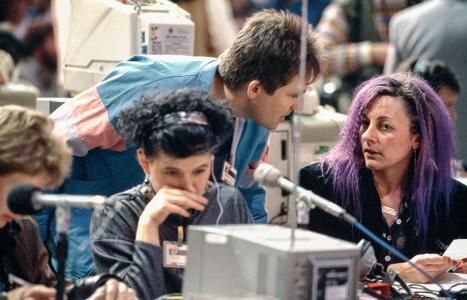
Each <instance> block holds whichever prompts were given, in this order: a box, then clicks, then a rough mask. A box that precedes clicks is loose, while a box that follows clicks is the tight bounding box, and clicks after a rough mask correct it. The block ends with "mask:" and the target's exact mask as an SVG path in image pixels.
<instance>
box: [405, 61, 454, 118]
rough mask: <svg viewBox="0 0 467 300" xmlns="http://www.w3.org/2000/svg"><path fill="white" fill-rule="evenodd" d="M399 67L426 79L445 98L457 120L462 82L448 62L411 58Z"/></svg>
mask: <svg viewBox="0 0 467 300" xmlns="http://www.w3.org/2000/svg"><path fill="white" fill-rule="evenodd" d="M402 68H404V69H405V70H403V69H402ZM399 69H400V70H403V71H410V72H412V73H413V74H415V75H418V76H420V77H421V78H423V79H425V80H426V81H427V82H428V83H429V84H430V86H431V87H432V88H433V89H434V90H435V91H436V93H438V95H439V97H440V98H441V100H443V102H444V104H445V105H446V107H447V108H448V111H449V115H450V116H451V120H452V121H455V120H456V119H457V113H456V110H455V106H456V103H457V100H458V97H459V93H460V84H459V80H458V79H457V77H456V75H455V74H454V72H453V71H452V70H451V68H449V66H448V65H447V64H445V63H444V62H442V61H439V60H434V61H429V60H425V59H421V58H419V59H409V60H407V62H403V63H401V66H400V67H399Z"/></svg>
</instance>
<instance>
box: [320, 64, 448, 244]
mask: <svg viewBox="0 0 467 300" xmlns="http://www.w3.org/2000/svg"><path fill="white" fill-rule="evenodd" d="M452 130H453V129H452V125H451V123H450V120H449V114H448V111H447V109H446V107H445V106H444V104H443V102H442V101H441V100H440V98H439V96H438V95H437V94H436V93H435V91H434V90H433V89H432V88H431V87H430V86H429V85H428V84H427V83H426V82H425V81H423V80H422V79H420V78H419V77H417V76H414V75H411V74H410V73H396V74H392V75H386V76H379V77H375V78H372V79H370V80H369V81H366V82H364V83H363V84H362V85H361V86H360V87H359V88H358V89H357V91H356V94H355V97H354V99H353V102H352V104H351V107H350V110H349V113H348V116H347V122H346V124H345V125H344V127H343V129H342V131H341V134H340V137H339V140H338V142H337V145H336V146H335V147H334V148H333V150H332V151H331V152H330V154H329V155H327V156H326V157H325V158H324V159H325V160H327V161H329V162H330V163H331V164H332V165H333V166H334V168H333V171H332V172H334V175H335V180H334V183H335V185H336V190H337V191H338V192H339V193H342V195H345V196H344V198H345V202H346V204H347V205H349V206H351V207H353V208H354V210H355V211H356V213H357V214H360V215H361V211H359V209H360V205H359V203H358V201H359V197H358V184H355V183H356V182H355V180H356V178H359V177H358V172H359V170H360V169H361V168H367V169H370V170H371V171H372V172H373V173H374V172H391V170H399V171H400V170H401V168H405V171H404V172H402V174H405V184H404V186H403V187H402V188H403V189H404V192H405V193H406V196H409V199H411V201H413V204H414V207H415V209H416V212H417V216H418V218H419V221H420V222H419V226H420V228H419V229H420V230H421V234H422V237H425V236H426V224H427V223H426V221H427V215H428V214H429V207H430V204H431V201H432V199H434V200H433V201H436V200H437V199H438V198H439V196H445V199H449V194H450V186H451V181H450V178H451V165H450V161H451V158H452V157H453V153H454V150H453V136H452Z"/></svg>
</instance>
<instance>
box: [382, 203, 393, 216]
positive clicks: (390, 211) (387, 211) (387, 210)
mask: <svg viewBox="0 0 467 300" xmlns="http://www.w3.org/2000/svg"><path fill="white" fill-rule="evenodd" d="M381 211H382V212H383V213H385V214H388V215H391V216H393V217H395V216H397V209H394V208H392V207H389V206H386V205H384V204H381Z"/></svg>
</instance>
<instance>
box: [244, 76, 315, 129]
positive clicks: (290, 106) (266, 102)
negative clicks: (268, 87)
mask: <svg viewBox="0 0 467 300" xmlns="http://www.w3.org/2000/svg"><path fill="white" fill-rule="evenodd" d="M305 90H306V86H305ZM303 92H304V91H299V77H298V75H296V76H294V77H293V78H292V79H291V80H290V81H289V82H288V83H287V84H286V85H284V86H282V87H280V88H278V89H277V90H275V91H274V93H272V94H271V95H270V94H268V93H267V92H266V91H265V90H264V89H263V88H262V87H260V89H259V92H258V94H257V96H256V97H255V98H254V99H252V100H250V102H251V103H250V117H251V118H252V119H254V120H255V121H256V122H257V123H258V124H260V125H262V126H264V127H266V128H268V129H270V130H274V129H276V128H277V126H279V123H280V122H282V121H284V119H285V117H286V116H288V115H290V114H291V113H292V112H293V111H294V109H295V107H296V106H297V104H298V98H299V95H300V93H303Z"/></svg>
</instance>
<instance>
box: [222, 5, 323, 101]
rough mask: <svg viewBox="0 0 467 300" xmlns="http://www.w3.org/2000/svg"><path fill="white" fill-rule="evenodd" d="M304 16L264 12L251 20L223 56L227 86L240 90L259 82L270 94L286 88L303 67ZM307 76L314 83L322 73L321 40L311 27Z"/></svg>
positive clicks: (224, 77)
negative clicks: (247, 84)
mask: <svg viewBox="0 0 467 300" xmlns="http://www.w3.org/2000/svg"><path fill="white" fill-rule="evenodd" d="M301 28H302V26H301V19H300V17H298V16H296V15H293V14H291V13H288V12H283V11H275V10H263V11H261V12H258V13H256V14H254V15H253V16H252V17H250V18H249V19H247V21H246V23H245V26H244V27H243V28H242V30H240V32H239V33H238V35H237V36H236V37H235V39H234V41H233V43H232V45H231V46H230V48H229V49H227V50H226V51H225V52H224V53H222V54H221V56H220V57H219V60H220V62H219V74H220V76H221V77H222V79H223V80H224V83H225V85H226V86H227V87H228V88H230V89H232V90H238V89H239V88H240V87H241V86H242V85H243V84H245V83H247V82H248V81H251V80H259V81H260V82H261V84H262V85H263V86H264V88H265V90H266V92H267V93H269V94H272V93H274V91H275V90H276V89H278V88H280V87H282V86H284V85H286V84H287V83H288V82H289V81H290V80H291V79H292V77H294V76H295V75H298V72H299V66H300V35H301ZM306 46H307V48H306V49H307V53H306V74H307V80H308V81H310V82H312V81H314V80H315V79H316V77H317V76H318V75H319V73H320V58H319V56H320V55H319V48H318V46H317V39H316V37H315V35H314V34H313V32H312V29H311V26H309V27H308V31H307V35H306Z"/></svg>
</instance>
